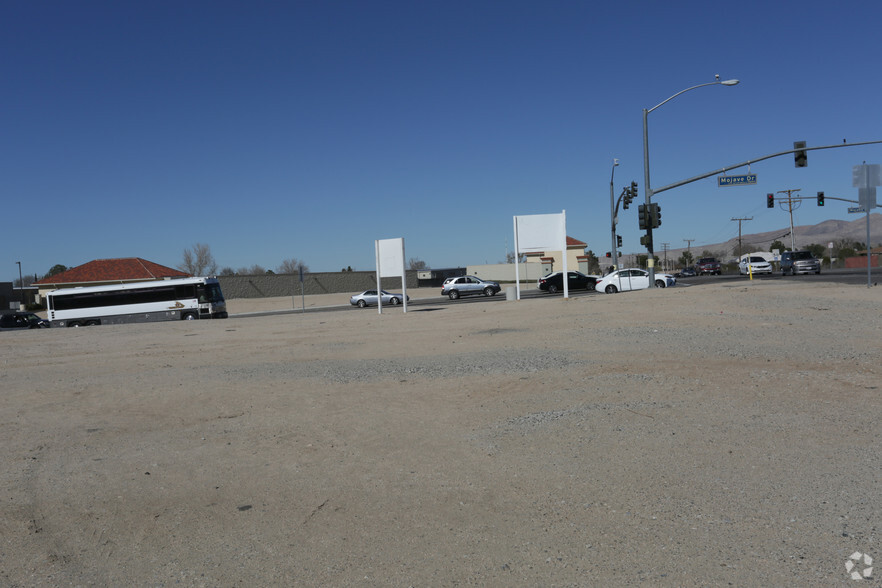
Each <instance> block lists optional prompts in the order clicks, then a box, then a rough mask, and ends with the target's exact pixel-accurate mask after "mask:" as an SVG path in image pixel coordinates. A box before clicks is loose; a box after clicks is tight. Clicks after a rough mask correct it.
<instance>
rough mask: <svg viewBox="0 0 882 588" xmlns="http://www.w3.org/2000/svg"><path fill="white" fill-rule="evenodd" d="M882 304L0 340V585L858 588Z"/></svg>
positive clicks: (873, 499) (565, 310)
mask: <svg viewBox="0 0 882 588" xmlns="http://www.w3.org/2000/svg"><path fill="white" fill-rule="evenodd" d="M415 294H416V293H415ZM880 298H882V290H880V289H878V288H872V289H868V288H866V287H857V286H847V287H845V286H842V287H840V286H833V285H816V284H815V285H807V284H804V283H800V281H799V280H798V279H790V280H769V281H762V282H752V283H751V282H748V281H746V280H745V281H738V282H736V283H732V282H728V283H726V284H723V283H714V284H706V285H704V284H703V285H700V286H695V287H677V288H669V289H665V290H654V291H646V292H639V293H631V294H619V295H596V296H591V297H582V298H574V299H571V300H563V299H561V298H556V299H550V298H546V299H539V300H523V301H520V302H506V301H494V302H492V303H481V304H472V303H461V304H456V305H447V306H443V305H438V306H416V307H412V308H411V310H410V311H409V312H408V313H406V314H405V313H403V312H402V311H401V308H400V307H399V308H394V309H393V308H390V309H387V311H385V312H384V314H383V315H382V316H381V315H378V314H377V312H376V310H375V309H374V310H371V309H368V310H351V311H346V312H306V313H303V314H285V315H280V316H257V317H246V318H232V319H228V320H225V321H198V322H195V323H192V322H180V323H162V324H141V325H121V326H101V327H94V328H86V329H50V330H48V331H27V332H15V333H2V335H3V336H2V337H0V349H2V360H0V361H2V362H3V370H2V372H0V374H2V375H0V390H2V394H0V422H2V426H0V446H2V448H3V460H2V466H0V493H2V494H0V499H2V517H0V585H4V586H70V585H74V586H92V585H97V586H120V585H142V586H172V585H174V586H267V585H302V586H317V585H359V586H390V585H391V586H435V585H444V586H450V585H489V586H512V585H526V586H621V585H639V584H642V585H646V586H693V585H706V586H721V585H723V586H724V585H735V586H760V585H764V586H772V585H775V586H840V585H850V582H851V581H850V580H849V572H848V571H847V570H846V562H847V561H851V560H850V559H849V558H850V556H851V555H852V554H855V553H856V552H858V553H861V554H862V553H867V554H869V555H870V556H872V557H882V546H880V526H882V518H880V514H882V513H880V509H882V483H880V476H879V472H880V471H882V452H880V434H879V431H880V423H882V419H880V417H882V410H880V409H882V400H880V390H879V385H880V376H879V371H880V358H882V343H880V332H882V331H880V327H882V318H880V313H879V309H880ZM342 300H343V302H342V303H343V304H345V303H346V297H343V298H342ZM327 302H328V301H326V300H318V299H313V300H310V301H309V304H310V306H311V307H313V308H315V307H318V306H323V305H325V304H326V303H327ZM294 303H295V305H296V306H299V303H300V300H299V299H297V300H296V301H294ZM331 303H341V302H340V301H338V300H336V299H334V300H332V301H331ZM291 305H292V300H290V299H277V300H274V301H245V300H240V301H230V310H231V311H232V312H237V313H241V312H249V311H257V310H267V308H270V307H273V306H276V307H280V308H290V307H291ZM866 567H868V566H867V565H866V563H865V562H864V560H863V559H861V561H860V562H857V563H856V564H855V567H854V568H853V569H854V570H860V571H862V570H863V569H865V568H866Z"/></svg>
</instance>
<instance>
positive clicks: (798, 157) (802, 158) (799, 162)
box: [793, 141, 808, 167]
mask: <svg viewBox="0 0 882 588" xmlns="http://www.w3.org/2000/svg"><path fill="white" fill-rule="evenodd" d="M793 148H794V149H797V150H798V151H794V152H793V161H794V163H795V164H796V167H805V166H807V165H808V155H806V152H805V141H794V142H793Z"/></svg>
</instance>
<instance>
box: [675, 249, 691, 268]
mask: <svg viewBox="0 0 882 588" xmlns="http://www.w3.org/2000/svg"><path fill="white" fill-rule="evenodd" d="M694 261H695V259H694V258H693V257H692V252H691V251H684V252H683V253H682V254H681V255H680V257H679V258H678V259H677V263H679V264H680V266H681V267H689V266H690V265H692V263H693V262H694Z"/></svg>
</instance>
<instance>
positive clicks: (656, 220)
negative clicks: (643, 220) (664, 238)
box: [649, 202, 661, 229]
mask: <svg viewBox="0 0 882 588" xmlns="http://www.w3.org/2000/svg"><path fill="white" fill-rule="evenodd" d="M649 224H650V226H651V227H652V228H653V229H657V228H658V227H659V226H660V225H661V206H659V205H658V204H656V203H655V202H653V203H652V204H650V205H649Z"/></svg>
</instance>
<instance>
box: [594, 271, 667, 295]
mask: <svg viewBox="0 0 882 588" xmlns="http://www.w3.org/2000/svg"><path fill="white" fill-rule="evenodd" d="M676 283H677V278H675V277H674V276H672V275H671V274H655V286H656V288H667V287H668V286H673V285H675V284H676ZM595 288H596V289H597V291H598V292H606V293H607V294H615V293H616V292H627V291H629V290H643V289H645V288H649V272H647V271H644V270H642V269H636V268H628V269H620V270H618V271H615V272H613V273H611V274H607V275H605V276H603V278H601V279H599V280H597V284H596V285H595Z"/></svg>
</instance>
